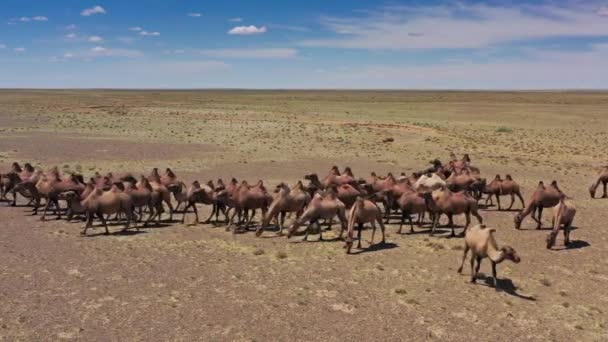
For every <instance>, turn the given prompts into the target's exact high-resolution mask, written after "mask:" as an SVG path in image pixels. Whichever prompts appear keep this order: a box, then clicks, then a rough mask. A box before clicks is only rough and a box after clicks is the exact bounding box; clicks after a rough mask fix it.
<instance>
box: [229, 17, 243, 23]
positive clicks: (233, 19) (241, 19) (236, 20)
mask: <svg viewBox="0 0 608 342" xmlns="http://www.w3.org/2000/svg"><path fill="white" fill-rule="evenodd" d="M228 21H229V22H231V23H240V22H241V21H243V18H238V17H237V18H230V19H228Z"/></svg>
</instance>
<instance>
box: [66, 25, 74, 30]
mask: <svg viewBox="0 0 608 342" xmlns="http://www.w3.org/2000/svg"><path fill="white" fill-rule="evenodd" d="M65 29H66V30H68V31H70V30H75V29H76V25H74V24H71V25H68V26H66V27H65Z"/></svg>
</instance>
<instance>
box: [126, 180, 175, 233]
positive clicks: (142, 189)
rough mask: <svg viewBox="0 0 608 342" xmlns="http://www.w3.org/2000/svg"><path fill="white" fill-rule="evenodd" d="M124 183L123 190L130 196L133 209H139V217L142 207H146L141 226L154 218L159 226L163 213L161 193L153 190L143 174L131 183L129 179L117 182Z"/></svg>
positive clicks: (146, 224)
mask: <svg viewBox="0 0 608 342" xmlns="http://www.w3.org/2000/svg"><path fill="white" fill-rule="evenodd" d="M118 184H123V185H124V192H125V193H126V194H127V195H129V196H130V198H131V202H132V204H133V209H139V218H140V219H141V218H142V214H143V210H142V209H143V208H148V211H149V215H148V218H147V219H146V220H145V221H144V223H143V226H144V227H147V226H148V223H149V222H151V221H152V220H154V219H155V218H156V225H157V226H160V216H161V214H162V213H163V211H164V209H163V203H162V198H161V193H159V192H157V191H154V190H153V189H152V185H150V182H149V181H148V179H147V178H146V177H144V176H143V175H142V176H141V177H140V180H139V181H138V182H136V183H135V185H133V182H131V181H128V182H127V181H125V182H123V183H118Z"/></svg>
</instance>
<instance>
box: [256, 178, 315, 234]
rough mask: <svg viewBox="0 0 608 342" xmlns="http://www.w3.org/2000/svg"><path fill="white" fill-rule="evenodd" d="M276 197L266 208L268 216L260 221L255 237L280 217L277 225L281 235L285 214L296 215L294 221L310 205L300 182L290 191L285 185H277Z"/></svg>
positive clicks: (308, 196)
mask: <svg viewBox="0 0 608 342" xmlns="http://www.w3.org/2000/svg"><path fill="white" fill-rule="evenodd" d="M277 190H278V192H277V195H276V197H275V198H274V200H273V201H272V203H271V204H270V207H269V208H268V214H267V215H266V216H265V217H264V219H263V220H262V224H261V225H260V226H259V228H258V229H257V230H256V232H255V236H258V237H259V236H260V235H262V233H263V232H264V229H265V228H266V227H268V224H269V223H270V221H272V220H273V219H275V218H277V216H278V215H280V216H281V217H280V219H277V221H278V225H279V233H278V235H283V227H284V224H285V216H286V214H287V213H296V219H298V218H299V217H300V215H301V214H302V212H303V211H304V208H305V207H306V206H307V205H308V203H310V199H311V198H310V195H309V194H308V192H306V190H305V189H304V185H303V184H302V182H301V181H298V183H296V185H295V186H294V187H293V188H292V189H290V188H289V187H288V186H287V184H285V183H281V184H279V185H277Z"/></svg>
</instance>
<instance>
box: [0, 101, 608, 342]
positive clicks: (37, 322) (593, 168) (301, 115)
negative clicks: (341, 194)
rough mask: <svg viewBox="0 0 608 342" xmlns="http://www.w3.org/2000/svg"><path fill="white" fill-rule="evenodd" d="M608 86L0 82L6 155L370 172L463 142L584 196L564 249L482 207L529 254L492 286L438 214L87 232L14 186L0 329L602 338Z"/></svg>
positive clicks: (130, 166)
mask: <svg viewBox="0 0 608 342" xmlns="http://www.w3.org/2000/svg"><path fill="white" fill-rule="evenodd" d="M606 103H608V94H605V93H451V92H448V93H424V92H421V93H419V92H402V93H399V92H385V93H383V92H369V93H367V92H343V93H340V92H183V93H181V92H167V93H157V92H150V93H146V92H102V91H100V92H74V91H63V92H61V91H58V92H26V91H22V92H9V91H4V92H0V104H1V105H3V111H4V112H6V113H11V115H8V114H2V115H0V122H1V123H5V125H3V126H2V129H1V130H0V154H1V155H0V167H1V168H2V170H5V169H7V168H8V165H9V164H10V163H11V162H12V161H13V160H19V161H27V160H34V161H35V162H36V163H37V164H38V165H40V166H42V167H44V168H48V167H51V166H53V165H56V164H57V165H58V166H60V168H63V169H65V170H68V169H70V170H75V169H78V166H79V168H80V169H81V170H82V172H84V173H85V175H87V174H90V173H92V172H94V171H105V172H107V171H121V170H129V171H132V172H141V173H147V172H149V169H150V168H151V167H152V166H158V167H160V168H164V167H167V166H170V167H172V168H173V169H174V170H175V171H176V172H177V173H178V176H180V177H182V178H183V179H186V180H193V179H199V180H201V181H206V180H208V179H216V178H218V177H223V178H224V179H226V178H230V177H232V176H235V177H237V178H238V179H239V180H240V179H248V180H250V181H255V180H257V179H263V180H264V181H265V182H266V183H267V184H269V185H270V186H273V185H274V184H276V183H278V182H279V181H288V182H290V183H292V182H294V181H295V180H297V179H300V178H301V177H302V176H303V175H304V174H306V173H309V172H317V173H319V174H325V173H326V172H327V171H328V169H329V168H330V167H331V165H334V164H337V165H340V166H341V167H344V166H346V165H349V166H351V167H352V168H353V170H354V172H355V175H356V176H361V177H364V176H367V175H368V174H369V172H371V171H376V172H378V173H386V172H388V171H392V172H396V173H399V172H401V171H404V172H411V171H412V170H417V169H421V168H423V167H425V166H426V163H427V162H428V160H430V159H432V158H435V157H440V158H442V159H446V158H447V155H448V153H449V151H452V150H453V151H455V152H457V153H463V152H469V153H470V154H471V156H472V158H473V161H474V164H475V165H477V166H479V167H480V168H481V170H482V174H483V175H484V176H485V177H487V178H491V177H493V176H494V175H495V174H497V173H500V174H505V173H510V174H512V175H513V176H514V178H515V179H516V180H517V181H519V182H520V183H521V184H522V187H523V192H524V197H526V199H527V197H528V196H529V195H530V194H531V191H532V189H533V188H534V186H535V184H536V183H537V182H538V181H539V180H541V179H542V180H544V181H550V180H553V179H556V180H558V182H559V183H560V186H561V188H562V189H563V190H564V192H566V193H567V194H568V195H569V196H571V197H573V198H574V199H575V200H576V203H577V207H578V209H579V211H578V214H577V218H576V220H575V226H576V228H577V229H576V230H575V231H574V232H573V233H572V239H573V240H574V242H573V244H572V246H571V248H568V249H564V248H563V245H562V240H561V236H560V237H559V238H558V244H557V248H556V249H555V250H546V249H545V247H544V238H545V236H546V234H547V230H546V229H545V230H542V231H537V230H534V229H533V227H534V224H533V222H532V221H531V219H529V218H528V219H527V220H526V221H525V222H524V224H523V228H524V230H521V231H517V230H515V229H514V228H513V216H514V214H515V212H497V211H496V210H495V208H493V207H491V208H489V209H488V210H483V211H482V216H483V218H484V221H485V222H486V223H487V224H488V225H489V226H491V227H494V228H496V229H497V230H498V232H497V235H496V236H497V239H498V240H499V243H504V244H509V245H511V246H513V247H515V248H516V249H517V251H518V252H519V254H520V255H521V257H522V262H521V263H520V264H517V265H515V264H512V263H507V262H505V263H504V264H501V265H499V267H498V274H499V278H500V284H499V285H500V286H499V287H500V289H499V290H495V289H493V288H491V287H489V286H487V284H486V281H485V280H484V278H485V276H483V277H482V279H480V280H479V281H478V284H476V285H472V284H470V283H469V282H468V280H469V270H468V267H465V272H464V274H463V275H459V274H457V273H456V269H457V267H458V266H459V261H460V257H461V255H462V244H463V242H462V239H461V238H454V239H452V238H449V237H448V235H449V234H448V231H447V230H445V231H444V233H443V234H440V235H439V236H437V237H434V238H430V237H429V236H428V234H427V229H428V225H427V226H425V227H423V228H416V233H415V234H404V235H402V236H398V235H397V234H396V231H397V229H398V224H390V225H388V236H387V242H388V243H387V244H386V245H383V246H380V245H372V246H370V244H369V242H368V240H369V239H370V232H369V231H366V232H365V235H364V238H365V241H364V243H363V247H364V249H362V250H357V251H355V254H354V255H350V256H347V255H345V254H344V250H343V249H342V248H341V247H342V243H341V242H338V241H329V242H316V239H317V235H315V236H311V240H312V241H311V242H299V241H300V240H301V237H295V238H293V239H292V240H291V241H288V240H287V239H286V238H279V237H274V236H273V233H272V232H268V233H265V234H264V237H263V238H255V237H254V235H253V234H252V233H245V234H238V235H237V236H236V237H233V236H232V235H231V234H229V233H226V232H225V230H224V227H216V226H214V225H203V224H200V225H181V224H177V223H171V224H164V225H162V226H161V227H159V228H156V227H153V228H148V229H143V230H141V231H140V232H139V233H131V234H112V235H110V236H104V235H102V234H101V233H102V231H103V229H102V228H97V229H96V230H94V231H93V232H92V234H91V236H89V237H81V236H80V235H79V233H80V230H81V229H82V227H83V223H81V222H78V223H66V222H64V221H55V220H52V221H47V222H41V221H40V220H39V217H32V216H30V215H29V209H28V208H25V207H17V208H10V207H7V206H5V205H4V204H2V203H0V220H1V222H2V225H1V226H2V227H1V228H0V260H2V261H3V262H2V263H0V302H1V303H2V305H1V306H0V340H7V341H8V340H58V339H75V340H213V341H218V340H220V341H224V340H225V341H233V340H236V341H267V340H274V341H276V340H278V341H288V340H290V341H291V340H301V341H310V340H330V341H337V340H345V339H351V340H389V341H397V340H435V339H436V340H454V341H464V340H470V339H475V338H476V339H483V340H531V341H562V340H582V341H601V340H606V339H608V320H607V319H606V317H607V315H606V312H608V292H607V291H606V288H607V285H608V276H607V271H608V241H607V238H606V236H605V234H604V228H605V226H606V224H607V223H608V214H607V211H606V208H607V207H608V200H603V199H595V200H591V199H590V198H589V195H588V193H587V187H588V185H589V184H590V183H591V181H592V180H593V177H594V174H595V172H597V167H598V166H600V165H603V164H605V156H604V154H603V152H602V151H600V150H601V148H602V147H601V146H598V145H597V144H596V143H595V141H602V139H604V138H605V134H606V132H605V128H606V127H608V123H607V122H606V121H607V120H608V116H607V115H605V114H608V113H606V109H605V108H608V107H606V106H605V105H606ZM494 115H495V116H494ZM548 118H551V119H550V120H549V119H548ZM572 118H576V120H574V121H573V120H572ZM108 119H112V120H111V121H112V122H116V124H112V125H108V126H107V127H104V123H107V122H109V121H108ZM325 121H326V122H325ZM341 123H355V124H352V125H343V124H341ZM392 125H397V126H392ZM399 125H403V127H401V126H399ZM117 127H119V128H117ZM501 127H502V128H501ZM548 127H551V128H552V129H551V130H549V129H548ZM159 128H161V130H160V132H162V134H160V133H159ZM499 128H501V129H499ZM173 132H174V133H173ZM386 137H392V138H394V139H395V141H394V142H393V143H391V144H383V143H381V141H382V140H383V139H384V138H386ZM604 141H605V139H604ZM91 155H94V156H96V158H92V159H91V158H90V156H91ZM66 166H67V167H66ZM503 202H508V201H507V198H504V200H503ZM515 208H519V205H518V204H517V203H516V204H515ZM201 209H202V210H203V215H205V214H207V213H208V210H209V209H208V208H203V207H202V206H201ZM192 216H193V215H189V216H188V217H187V222H192V219H193V217H192ZM177 218H181V215H177ZM456 222H457V223H459V224H463V223H464V219H463V218H458V219H457V220H456ZM544 223H545V224H544V226H545V227H547V226H548V225H549V223H550V221H549V215H548V214H546V215H545V222H544ZM111 228H112V230H113V231H118V230H119V228H120V227H119V226H114V227H111ZM404 231H408V229H404ZM335 234H336V231H335V230H334V231H331V232H327V233H326V235H325V237H327V238H331V237H332V236H335ZM489 266H490V265H489V263H488V262H487V261H486V262H484V264H483V265H482V272H484V273H485V274H488V272H490V267H489Z"/></svg>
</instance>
